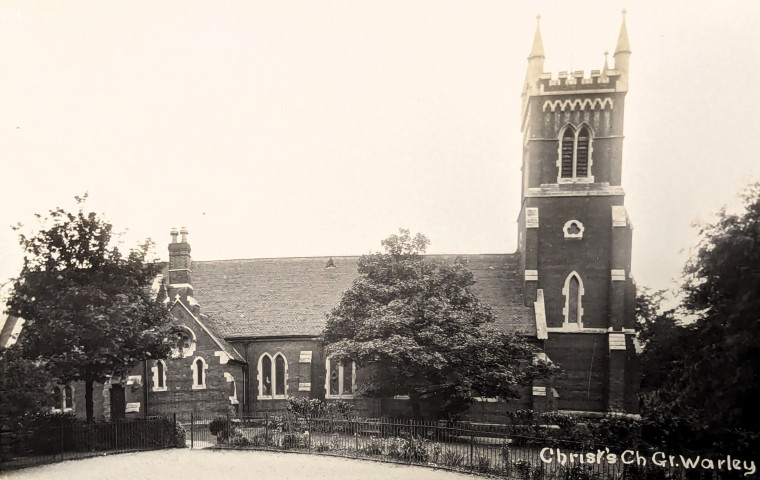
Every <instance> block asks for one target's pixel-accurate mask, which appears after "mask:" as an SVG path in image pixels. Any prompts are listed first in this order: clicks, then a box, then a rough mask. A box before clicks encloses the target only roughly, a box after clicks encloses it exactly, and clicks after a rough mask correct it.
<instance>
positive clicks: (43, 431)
mask: <svg viewBox="0 0 760 480" xmlns="http://www.w3.org/2000/svg"><path fill="white" fill-rule="evenodd" d="M20 424H21V425H20V427H21V434H20V435H19V437H18V438H17V440H18V442H17V444H16V445H15V447H16V448H15V450H17V452H16V453H23V451H24V450H30V451H31V452H32V453H36V454H43V455H46V454H51V453H60V452H64V451H72V450H76V449H77V444H76V443H77V442H76V435H75V428H74V426H75V424H76V416H75V415H74V414H72V413H51V412H43V413H35V414H32V415H28V416H25V417H24V418H22V420H21V422H20Z"/></svg>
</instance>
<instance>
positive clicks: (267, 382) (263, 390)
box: [258, 352, 288, 400]
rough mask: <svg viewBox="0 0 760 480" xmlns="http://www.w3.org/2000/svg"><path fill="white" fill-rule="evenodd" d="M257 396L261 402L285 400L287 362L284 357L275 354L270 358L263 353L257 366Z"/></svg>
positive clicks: (286, 391) (267, 354)
mask: <svg viewBox="0 0 760 480" xmlns="http://www.w3.org/2000/svg"><path fill="white" fill-rule="evenodd" d="M258 381H259V395H258V398H259V399H261V400H272V399H280V398H287V395H288V361H287V359H286V358H285V355H283V354H282V353H279V352H278V353H277V354H275V355H274V357H272V356H271V355H270V354H269V353H264V354H262V355H261V357H259V365H258Z"/></svg>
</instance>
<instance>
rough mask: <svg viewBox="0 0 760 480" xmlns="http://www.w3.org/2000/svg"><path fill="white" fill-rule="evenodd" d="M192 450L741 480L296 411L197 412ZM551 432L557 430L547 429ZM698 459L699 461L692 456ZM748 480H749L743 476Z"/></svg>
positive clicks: (541, 474)
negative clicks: (242, 414) (229, 414)
mask: <svg viewBox="0 0 760 480" xmlns="http://www.w3.org/2000/svg"><path fill="white" fill-rule="evenodd" d="M184 427H185V429H186V431H187V443H188V446H190V447H191V448H196V449H197V448H228V449H229V448H238V449H262V450H280V451H282V450H289V451H300V452H305V453H314V454H322V455H334V456H341V457H350V458H365V459H372V460H377V461H384V462H396V463H407V464H417V465H426V466H433V467H439V468H447V469H453V470H461V471H467V472H476V473H482V474H489V475H495V476H501V477H505V478H514V479H520V480H560V479H561V480H592V479H598V480H606V479H611V480H624V479H631V480H638V479H647V480H649V479H652V480H655V479H658V480H670V479H674V480H675V479H679V480H681V479H708V478H740V477H741V475H738V474H737V473H736V472H727V471H720V470H717V469H712V470H710V469H703V468H700V465H699V464H698V463H697V464H695V466H693V467H691V468H689V467H684V466H683V465H681V464H679V462H680V461H681V460H680V459H679V458H680V457H679V456H678V455H675V458H676V461H675V462H672V461H669V459H668V454H667V453H665V452H654V451H645V450H642V449H638V448H637V446H635V445H628V446H620V445H601V444H597V443H596V442H594V441H589V442H576V441H570V440H565V439H563V438H561V436H559V435H551V434H549V435H546V436H542V437H530V436H522V435H514V434H512V433H509V432H510V431H511V430H510V429H511V428H512V427H514V426H512V425H492V424H477V423H469V422H439V421H416V420H399V419H388V418H314V417H308V416H300V415H295V414H293V413H291V412H282V413H259V414H256V415H252V416H240V417H235V416H214V415H199V414H193V416H192V417H191V419H190V420H189V421H188V422H187V423H186V424H184ZM546 428H547V429H552V427H551V426H547V427H546ZM687 458H688V459H690V460H692V461H693V460H694V458H693V457H687ZM741 478H746V477H741Z"/></svg>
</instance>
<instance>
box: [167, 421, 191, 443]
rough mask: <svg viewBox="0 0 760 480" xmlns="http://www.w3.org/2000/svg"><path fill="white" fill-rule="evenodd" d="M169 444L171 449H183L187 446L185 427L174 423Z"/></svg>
mask: <svg viewBox="0 0 760 480" xmlns="http://www.w3.org/2000/svg"><path fill="white" fill-rule="evenodd" d="M169 442H170V445H171V446H172V447H177V448H185V447H186V446H187V430H185V427H183V426H182V425H180V424H179V423H175V424H174V428H173V429H172V433H171V436H170V440H169Z"/></svg>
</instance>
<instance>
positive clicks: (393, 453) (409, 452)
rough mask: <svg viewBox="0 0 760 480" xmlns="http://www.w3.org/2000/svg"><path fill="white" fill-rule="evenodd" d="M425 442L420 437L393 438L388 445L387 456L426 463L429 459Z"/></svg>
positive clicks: (426, 442)
mask: <svg viewBox="0 0 760 480" xmlns="http://www.w3.org/2000/svg"><path fill="white" fill-rule="evenodd" d="M428 443H430V442H428V441H427V440H425V439H424V438H420V437H409V438H394V439H393V440H392V441H391V442H390V444H389V445H388V456H390V457H392V458H397V459H399V460H406V461H417V462H427V461H428V458H429V457H430V453H429V452H428V449H427V445H428Z"/></svg>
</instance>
